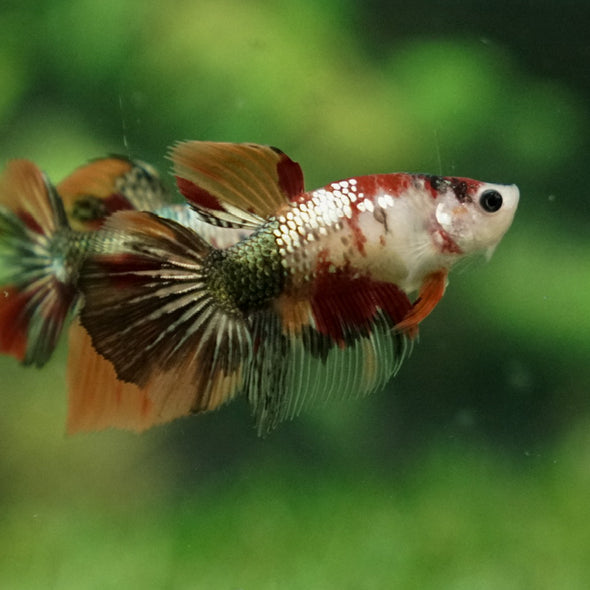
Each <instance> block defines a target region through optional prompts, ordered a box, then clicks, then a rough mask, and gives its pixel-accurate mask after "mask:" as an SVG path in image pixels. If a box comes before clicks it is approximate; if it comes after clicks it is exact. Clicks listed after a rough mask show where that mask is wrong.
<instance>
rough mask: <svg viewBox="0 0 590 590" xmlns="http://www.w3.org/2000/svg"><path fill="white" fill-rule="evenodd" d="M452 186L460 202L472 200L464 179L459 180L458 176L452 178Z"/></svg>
mask: <svg viewBox="0 0 590 590" xmlns="http://www.w3.org/2000/svg"><path fill="white" fill-rule="evenodd" d="M451 188H452V189H453V192H454V193H455V196H456V197H457V200H458V201H459V202H460V203H464V202H465V201H467V200H471V198H470V197H469V195H468V194H467V193H468V191H469V187H468V186H467V183H466V182H465V181H464V180H459V179H458V178H453V179H451Z"/></svg>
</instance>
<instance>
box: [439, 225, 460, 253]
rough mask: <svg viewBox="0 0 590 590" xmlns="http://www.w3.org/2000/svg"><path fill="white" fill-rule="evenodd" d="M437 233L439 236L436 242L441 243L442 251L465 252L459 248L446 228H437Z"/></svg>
mask: <svg viewBox="0 0 590 590" xmlns="http://www.w3.org/2000/svg"><path fill="white" fill-rule="evenodd" d="M435 234H436V235H437V237H438V239H437V240H436V242H437V244H439V246H440V251H441V252H444V253H445V254H463V250H461V248H459V246H458V245H457V244H456V243H455V242H454V241H453V239H452V238H451V236H449V234H448V233H447V232H446V231H445V230H444V229H442V228H441V229H437V230H436V231H435Z"/></svg>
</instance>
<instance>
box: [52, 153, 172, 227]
mask: <svg viewBox="0 0 590 590" xmlns="http://www.w3.org/2000/svg"><path fill="white" fill-rule="evenodd" d="M57 191H58V193H59V194H60V196H61V197H62V200H63V201H64V204H65V208H66V212H67V215H68V219H69V221H70V225H71V226H72V228H73V229H75V230H77V231H93V230H96V229H98V228H100V227H101V226H102V225H103V223H104V222H105V220H106V219H107V218H108V217H109V216H110V215H112V214H113V213H115V211H122V210H128V209H136V210H139V211H153V210H155V209H157V208H158V207H161V206H162V205H164V204H166V203H167V202H168V201H169V200H170V197H169V194H168V191H167V189H166V188H165V186H164V185H163V183H162V181H161V179H160V176H159V175H158V173H157V171H156V170H155V169H154V168H152V167H151V166H149V165H148V164H145V163H143V162H140V161H134V160H129V159H128V158H125V157H123V156H120V157H119V156H111V157H108V158H100V159H97V160H93V161H92V162H89V163H88V164H86V165H84V166H81V167H80V168H78V169H77V170H75V171H74V172H73V173H72V174H70V175H69V176H68V177H67V178H65V179H64V180H62V182H60V183H59V184H58V186H57Z"/></svg>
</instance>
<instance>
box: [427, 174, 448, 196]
mask: <svg viewBox="0 0 590 590" xmlns="http://www.w3.org/2000/svg"><path fill="white" fill-rule="evenodd" d="M429 180H430V186H431V187H432V188H433V189H434V190H435V191H437V192H439V191H445V190H446V188H447V186H448V183H447V181H446V179H445V178H444V177H443V176H430V177H429Z"/></svg>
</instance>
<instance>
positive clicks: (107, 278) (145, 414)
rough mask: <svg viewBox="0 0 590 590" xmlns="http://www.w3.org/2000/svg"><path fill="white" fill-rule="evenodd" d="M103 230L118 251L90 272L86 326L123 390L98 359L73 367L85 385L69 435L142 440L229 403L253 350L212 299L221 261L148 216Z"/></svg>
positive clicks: (176, 227) (237, 320)
mask: <svg viewBox="0 0 590 590" xmlns="http://www.w3.org/2000/svg"><path fill="white" fill-rule="evenodd" d="M104 229H105V231H106V232H107V233H109V235H110V237H111V244H112V246H111V248H110V250H109V252H102V251H99V252H97V253H90V255H89V257H88V258H87V259H86V261H85V263H84V266H83V268H82V270H81V274H80V289H81V291H82V292H83V293H84V307H83V308H82V311H81V313H80V318H81V322H82V325H83V327H84V328H85V329H86V330H87V331H88V333H89V334H90V336H91V338H92V345H93V346H94V348H95V349H96V351H98V353H99V354H101V355H102V356H103V357H104V358H106V359H108V360H109V361H110V363H112V367H113V368H114V372H115V373H116V377H117V379H118V381H117V379H115V378H114V374H111V373H112V371H111V373H109V370H110V369H108V370H107V367H106V366H105V365H104V363H101V362H98V363H97V362H96V359H94V357H93V355H92V354H89V355H86V357H81V358H79V359H71V362H72V363H78V365H79V366H77V367H73V366H71V367H70V374H72V375H75V374H76V373H80V372H81V373H83V374H84V375H85V376H86V380H85V384H86V385H85V387H84V391H83V392H82V393H81V395H77V394H75V395H73V396H72V397H71V403H72V404H73V403H74V402H75V406H76V407H73V405H72V407H71V408H70V417H71V429H72V430H85V429H100V428H106V427H108V426H113V427H116V428H128V429H131V430H142V429H144V428H148V427H149V426H152V425H154V424H157V423H161V422H166V421H169V420H172V419H174V418H177V417H179V416H184V415H187V414H191V413H195V412H202V411H206V410H211V409H213V408H216V407H218V406H220V405H221V404H223V403H224V402H226V401H229V400H230V399H232V398H233V397H234V396H235V395H236V394H237V393H238V392H239V391H240V389H241V387H242V383H243V379H244V372H245V366H247V364H248V360H249V359H250V357H251V346H252V345H251V342H250V337H249V333H248V328H247V325H246V322H245V319H244V318H243V317H242V316H241V315H240V314H239V313H238V312H237V310H236V311H235V312H232V311H228V310H227V309H225V308H224V305H223V302H222V301H219V300H216V299H215V298H214V297H213V295H212V292H211V289H210V285H209V279H208V276H207V273H208V270H209V268H208V266H209V265H210V264H211V260H210V255H215V253H216V252H218V251H216V250H214V249H212V247H211V246H210V245H209V244H208V243H207V242H205V241H204V240H203V239H201V238H200V237H199V236H198V235H197V234H195V233H194V232H193V231H191V230H190V229H188V228H186V227H183V226H182V225H180V224H178V223H176V222H175V221H172V220H168V219H163V218H160V217H158V216H156V215H154V214H151V213H147V212H137V211H120V212H118V213H115V214H114V215H113V216H112V217H110V218H109V219H108V221H107V223H106V224H105V228H104ZM120 381H123V382H125V384H126V385H128V386H129V387H126V388H125V389H124V390H121V383H120ZM132 384H134V385H135V386H136V388H135V389H134V388H133V386H132ZM123 406H124V407H123Z"/></svg>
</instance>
